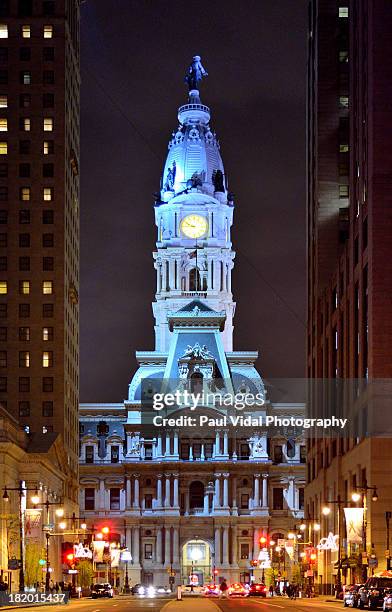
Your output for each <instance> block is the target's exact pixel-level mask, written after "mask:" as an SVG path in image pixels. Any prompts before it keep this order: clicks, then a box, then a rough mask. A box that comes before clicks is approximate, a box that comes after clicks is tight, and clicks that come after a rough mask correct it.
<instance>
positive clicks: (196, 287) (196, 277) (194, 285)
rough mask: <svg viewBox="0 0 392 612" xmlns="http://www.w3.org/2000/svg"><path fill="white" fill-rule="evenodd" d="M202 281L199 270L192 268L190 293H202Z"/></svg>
mask: <svg viewBox="0 0 392 612" xmlns="http://www.w3.org/2000/svg"><path fill="white" fill-rule="evenodd" d="M200 290H201V281H200V272H199V270H198V268H192V270H190V272H189V291H200Z"/></svg>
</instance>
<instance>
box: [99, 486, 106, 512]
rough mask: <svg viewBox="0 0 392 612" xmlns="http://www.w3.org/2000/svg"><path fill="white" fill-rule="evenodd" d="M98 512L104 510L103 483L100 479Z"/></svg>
mask: <svg viewBox="0 0 392 612" xmlns="http://www.w3.org/2000/svg"><path fill="white" fill-rule="evenodd" d="M98 499H99V510H105V481H104V480H103V479H101V480H100V481H99V493H98Z"/></svg>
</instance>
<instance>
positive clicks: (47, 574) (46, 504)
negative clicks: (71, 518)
mask: <svg viewBox="0 0 392 612" xmlns="http://www.w3.org/2000/svg"><path fill="white" fill-rule="evenodd" d="M32 501H33V503H34V506H37V505H38V504H39V496H38V495H37V496H36V499H35V500H33V499H32ZM60 505H61V502H60V501H49V494H48V491H46V501H45V502H44V503H43V506H44V507H45V509H46V527H47V530H45V536H46V555H45V560H46V572H45V591H46V592H48V591H49V585H50V560H49V539H50V533H49V531H50V506H60ZM56 515H57V516H59V517H62V516H63V515H64V510H63V508H58V509H57V510H56Z"/></svg>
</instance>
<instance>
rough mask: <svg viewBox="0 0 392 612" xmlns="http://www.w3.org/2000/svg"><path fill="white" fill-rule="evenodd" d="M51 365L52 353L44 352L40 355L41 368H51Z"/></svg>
mask: <svg viewBox="0 0 392 612" xmlns="http://www.w3.org/2000/svg"><path fill="white" fill-rule="evenodd" d="M52 365H53V353H52V351H44V352H43V353H42V367H43V368H51V367H52Z"/></svg>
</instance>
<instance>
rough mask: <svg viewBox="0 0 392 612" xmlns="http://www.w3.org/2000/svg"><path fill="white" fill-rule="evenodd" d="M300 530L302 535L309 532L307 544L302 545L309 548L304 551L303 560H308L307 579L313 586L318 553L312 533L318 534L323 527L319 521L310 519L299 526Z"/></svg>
mask: <svg viewBox="0 0 392 612" xmlns="http://www.w3.org/2000/svg"><path fill="white" fill-rule="evenodd" d="M299 529H300V531H301V532H302V533H305V532H306V531H307V542H301V544H303V545H304V546H307V547H308V548H307V549H305V550H304V555H303V556H302V558H303V559H306V562H307V566H308V570H307V577H308V579H309V585H310V586H313V583H314V569H313V566H314V564H315V563H316V560H317V552H316V549H315V548H314V546H313V535H312V532H314V533H318V532H319V531H320V529H321V525H320V523H319V522H318V521H317V519H314V518H310V517H308V518H306V519H304V520H303V522H302V523H301V525H300V526H299ZM301 537H302V536H301Z"/></svg>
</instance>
